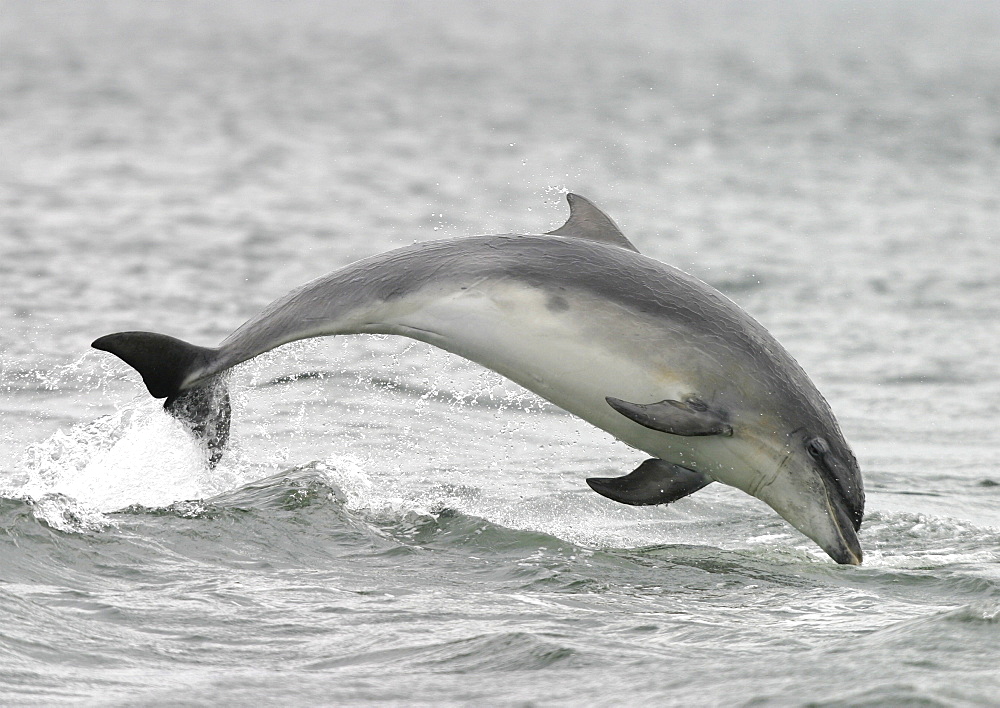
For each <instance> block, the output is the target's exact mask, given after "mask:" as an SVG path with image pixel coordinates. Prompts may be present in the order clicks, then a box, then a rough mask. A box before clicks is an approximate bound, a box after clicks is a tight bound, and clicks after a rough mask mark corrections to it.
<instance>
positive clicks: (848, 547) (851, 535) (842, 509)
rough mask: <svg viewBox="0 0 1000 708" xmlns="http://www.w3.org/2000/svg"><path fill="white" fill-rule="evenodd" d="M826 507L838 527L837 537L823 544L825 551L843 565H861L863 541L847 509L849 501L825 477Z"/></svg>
mask: <svg viewBox="0 0 1000 708" xmlns="http://www.w3.org/2000/svg"><path fill="white" fill-rule="evenodd" d="M823 487H824V491H825V492H826V509H827V512H828V513H829V514H830V520H831V521H832V522H833V525H834V528H835V529H836V534H835V537H834V538H832V539H827V542H826V543H825V544H821V545H822V548H823V550H824V551H826V552H827V554H828V555H829V556H830V557H831V558H833V560H835V561H837V562H838V563H840V564H841V565H861V559H862V553H861V542H860V541H859V540H858V532H857V530H856V529H855V523H854V520H853V517H852V516H851V514H850V513H849V512H848V510H847V503H846V500H844V498H843V495H842V494H841V493H840V490H839V489H837V488H836V487H835V486H834V485H833V484H832V483H831V482H829V481H826V480H825V479H824V483H823Z"/></svg>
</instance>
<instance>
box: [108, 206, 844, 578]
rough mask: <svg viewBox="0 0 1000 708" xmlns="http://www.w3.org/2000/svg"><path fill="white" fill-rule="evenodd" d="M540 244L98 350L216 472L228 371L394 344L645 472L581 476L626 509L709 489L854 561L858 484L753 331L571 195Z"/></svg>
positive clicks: (372, 273) (770, 341)
mask: <svg viewBox="0 0 1000 708" xmlns="http://www.w3.org/2000/svg"><path fill="white" fill-rule="evenodd" d="M567 198H568V201H569V204H570V212H571V214H570V218H569V220H568V221H567V222H566V224H565V225H564V226H562V227H560V228H559V229H556V230H555V231H552V232H549V233H548V234H539V235H525V234H504V235H496V236H478V237H472V238H464V239H452V240H445V241H435V242H430V243H422V244H417V245H414V246H409V247H406V248H401V249H398V250H395V251H391V252H388V253H385V254H382V255H379V256H375V257H372V258H368V259H365V260H362V261H359V262H357V263H354V264H352V265H349V266H347V267H345V268H342V269H340V270H337V271H335V272H333V273H331V274H329V275H326V276H323V277H321V278H318V279H316V280H314V281H312V282H310V283H307V284H305V285H303V286H301V287H299V288H297V289H295V290H293V291H292V292H290V293H288V294H287V295H285V296H284V297H282V298H280V299H279V300H277V301H275V302H274V303H272V304H271V305H269V306H268V307H267V308H266V309H265V310H264V311H263V312H261V313H260V314H259V315H257V316H256V317H254V318H252V319H250V320H249V321H248V322H246V323H245V324H244V325H243V326H241V327H240V328H239V329H237V330H236V331H235V332H233V334H231V335H230V336H229V337H228V338H227V339H226V340H225V341H224V342H222V344H220V345H219V346H218V347H217V348H214V349H213V348H205V347H197V346H194V345H191V344H188V343H186V342H183V341H181V340H178V339H174V338H172V337H168V336H166V335H160V334H153V333H148V332H121V333H118V334H112V335H108V336H105V337H101V338H100V339H98V340H97V341H95V342H94V346H95V347H96V348H98V349H103V350H105V351H109V352H111V353H113V354H115V355H117V356H119V357H120V358H122V359H123V360H124V361H126V362H127V363H129V364H130V365H132V366H133V367H135V368H136V369H137V370H138V371H139V373H140V374H141V375H142V377H143V380H144V382H145V383H146V385H147V388H148V389H149V391H150V393H151V394H152V395H153V396H155V397H157V398H166V399H167V402H166V404H165V405H166V408H167V409H168V410H169V411H170V412H171V413H173V414H174V415H176V416H177V417H179V418H180V419H182V420H184V421H185V422H187V423H188V425H189V426H190V427H191V428H192V429H193V430H194V431H195V432H196V433H197V434H198V435H199V436H201V437H202V438H203V439H205V440H206V442H207V443H208V445H209V447H210V449H211V456H212V461H213V463H214V462H215V461H217V460H218V459H219V457H220V456H221V454H222V448H223V447H224V445H225V442H226V440H227V438H228V434H229V404H228V394H227V393H226V389H225V377H224V376H223V374H224V373H225V372H226V371H228V370H229V369H230V368H231V367H233V366H236V365H237V364H239V363H241V362H244V361H247V360H249V359H252V358H254V357H256V356H258V355H259V354H262V353H264V352H266V351H269V350H271V349H274V348H275V347H279V346H281V345H282V344H287V343H289V342H293V341H297V340H300V339H305V338H309V337H321V336H330V335H337V334H359V333H370V334H398V335H403V336H406V337H411V338H413V339H417V340H420V341H422V342H427V343H429V344H432V345H434V346H437V347H440V348H441V349H445V350H447V351H449V352H453V353H455V354H458V355H459V356H462V357H465V358H466V359H470V360H472V361H474V362H477V363H479V364H482V365H483V366H485V367H487V368H490V369H492V370H493V371H496V372H498V373H500V374H502V375H503V376H506V377H507V378H509V379H511V380H512V381H514V382H516V383H518V384H520V385H521V386H523V387H525V388H527V389H529V390H531V391H533V392H535V393H536V394H538V395H539V396H541V397H542V398H545V399H547V400H549V401H551V402H552V403H554V404H555V405H557V406H559V407H561V408H564V409H565V410H567V411H569V412H570V413H573V414H575V415H577V416H579V417H581V418H583V419H584V420H586V421H588V422H589V423H591V424H593V425H595V426H597V427H598V428H601V429H603V430H605V431H607V432H609V433H610V434H611V435H613V436H615V437H616V438H618V439H620V440H622V441H624V442H625V443H627V444H628V445H630V446H632V447H634V448H637V449H639V450H643V451H645V452H646V453H648V454H649V455H651V456H652V457H651V459H649V460H647V461H646V462H644V463H643V464H642V465H640V466H639V467H638V468H637V469H636V470H635V471H634V472H632V473H631V474H629V475H626V476H624V477H619V478H614V479H588V480H587V482H588V484H590V486H591V487H592V488H593V489H594V490H595V491H597V492H598V493H600V494H602V495H604V496H606V497H608V498H610V499H614V500H616V501H619V502H622V503H625V504H635V505H639V504H666V503H670V502H672V501H676V500H677V499H680V498H682V497H684V496H687V495H688V494H691V493H693V492H695V491H697V490H698V489H700V488H702V487H704V486H705V485H707V484H709V483H710V482H712V481H719V482H722V483H724V484H728V485H731V486H734V487H737V488H739V489H742V490H743V491H745V492H747V493H748V494H751V495H753V496H755V497H757V498H759V499H761V500H763V501H764V502H765V503H767V504H768V505H770V506H771V507H772V508H773V509H774V510H775V511H777V512H778V513H779V514H780V515H781V516H782V517H784V518H785V519H786V520H787V521H788V522H789V523H791V524H792V525H793V526H795V527H796V528H797V529H799V530H800V531H802V532H803V533H804V534H805V535H806V536H808V537H809V538H811V539H813V540H814V541H815V542H816V543H817V544H819V546H820V547H821V548H823V549H824V550H825V551H826V552H827V553H828V554H829V555H830V556H831V557H832V558H833V559H834V560H836V561H837V562H839V563H849V564H859V563H860V562H861V556H862V554H861V547H860V544H859V542H858V537H857V530H858V528H859V527H860V524H861V519H862V516H863V513H864V489H863V484H862V479H861V473H860V470H859V468H858V465H857V462H856V461H855V458H854V455H853V454H852V452H851V449H850V448H849V446H848V445H847V442H846V441H845V440H844V437H843V435H842V433H841V431H840V428H839V426H838V425H837V421H836V419H835V418H834V416H833V413H832V412H831V411H830V408H829V406H828V405H827V403H826V401H825V400H824V398H823V397H822V395H820V393H819V391H817V389H816V387H815V386H814V385H813V383H812V382H811V381H810V380H809V377H808V376H807V375H806V374H805V372H804V371H803V370H802V368H801V367H800V366H799V365H798V364H797V363H796V362H795V361H794V360H793V359H792V357H791V356H790V355H789V354H788V353H787V352H786V351H785V349H784V348H783V347H782V346H781V345H780V344H779V343H778V342H777V341H776V340H775V339H774V338H773V337H772V336H771V335H770V334H769V333H768V332H767V331H766V330H765V329H764V327H763V326H761V325H760V324H759V323H758V322H756V321H755V320H754V319H753V318H751V317H750V316H749V315H747V314H746V313H745V312H744V311H743V310H742V309H740V308H739V307H738V306H737V305H735V304H734V303H733V302H732V301H730V300H729V299H728V298H726V297H725V296H724V295H722V294H721V293H719V292H718V291H717V290H715V289H713V288H712V287H710V286H708V285H706V284H705V283H703V282H701V281H700V280H697V279H696V278H694V277H692V276H690V275H688V274H686V273H684V272H682V271H680V270H677V269H676V268H673V267H671V266H668V265H665V264H663V263H661V262H659V261H656V260H653V259H651V258H648V257H646V256H643V255H641V254H639V253H638V252H637V251H636V249H635V247H634V246H633V245H632V244H631V243H630V242H629V241H628V239H627V238H626V237H625V236H624V235H623V234H622V233H621V231H620V230H619V229H618V227H617V226H616V225H615V224H614V222H613V221H612V220H611V219H610V218H609V217H608V216H607V215H606V214H604V213H603V212H602V211H601V210H600V209H598V208H597V207H596V206H594V205H593V204H591V203H590V202H589V201H587V200H586V199H584V198H582V197H579V196H577V195H573V194H570V195H568V197H567Z"/></svg>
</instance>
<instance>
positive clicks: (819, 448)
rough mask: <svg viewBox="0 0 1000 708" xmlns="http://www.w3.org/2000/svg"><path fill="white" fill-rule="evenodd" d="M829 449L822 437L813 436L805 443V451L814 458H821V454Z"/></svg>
mask: <svg viewBox="0 0 1000 708" xmlns="http://www.w3.org/2000/svg"><path fill="white" fill-rule="evenodd" d="M829 451H830V448H829V447H827V444H826V440H824V439H823V438H813V439H812V440H810V441H809V442H807V443H806V452H808V453H809V454H810V455H811V456H812V457H813V458H814V459H816V460H821V459H823V456H824V455H826V453H828V452H829Z"/></svg>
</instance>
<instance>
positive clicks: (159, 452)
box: [0, 403, 231, 531]
mask: <svg viewBox="0 0 1000 708" xmlns="http://www.w3.org/2000/svg"><path fill="white" fill-rule="evenodd" d="M230 482H231V480H229V478H228V476H227V475H226V474H215V473H212V472H210V471H209V469H208V467H207V465H206V463H205V452H204V450H203V449H202V448H201V447H200V446H199V445H198V443H197V442H196V441H195V440H194V439H193V438H192V437H191V436H190V434H189V433H188V432H187V431H186V430H185V429H184V427H183V426H182V425H181V424H180V423H179V422H178V421H176V420H175V419H174V418H172V417H171V416H169V415H167V414H166V413H164V412H163V411H162V410H161V409H159V407H158V406H156V405H155V404H153V403H149V404H143V405H140V406H138V407H136V408H132V409H125V410H120V411H118V412H116V413H114V414H112V415H108V416H103V417H101V418H98V419H97V420H94V421H91V422H88V423H83V424H80V425H77V426H74V427H73V428H70V429H69V430H68V431H62V430H60V431H58V432H56V433H55V434H54V435H52V436H51V437H50V438H49V439H47V440H45V441H43V442H41V443H38V444H36V445H32V446H30V447H29V448H28V449H27V450H26V452H25V454H24V456H23V458H22V460H21V461H20V463H19V464H18V466H17V471H16V472H15V473H14V474H13V475H12V476H11V477H9V478H8V479H6V480H4V482H3V484H2V486H0V495H3V496H6V497H11V498H23V499H27V500H30V501H31V502H32V503H33V508H34V509H35V512H36V515H37V516H39V518H42V519H44V520H46V521H47V522H49V523H50V525H52V526H54V527H55V528H59V529H61V530H81V531H82V530H92V529H94V528H97V527H100V526H101V525H102V524H105V525H107V524H110V523H111V522H110V521H109V520H108V519H107V518H106V517H104V516H103V515H104V514H107V513H109V512H113V511H116V510H118V509H121V508H124V507H126V506H130V505H134V504H139V505H142V506H147V507H160V506H166V505H169V504H171V503H173V502H175V501H177V500H181V499H197V498H202V497H205V496H210V495H212V494H217V493H219V492H220V491H222V489H224V488H226V487H227V486H228V485H229V484H230Z"/></svg>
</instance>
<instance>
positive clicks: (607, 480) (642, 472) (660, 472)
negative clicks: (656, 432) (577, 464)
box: [587, 458, 712, 506]
mask: <svg viewBox="0 0 1000 708" xmlns="http://www.w3.org/2000/svg"><path fill="white" fill-rule="evenodd" d="M711 481H712V480H711V478H710V477H708V476H706V475H703V474H702V473H701V472H695V471H694V470H689V469H688V468H687V467H681V466H680V465H675V464H673V463H671V462H667V461H665V460H660V459H657V458H653V459H650V460H646V461H645V462H643V463H642V464H641V465H639V466H638V467H636V468H635V470H634V471H633V472H631V473H629V474H627V475H625V476H624V477H591V478H590V479H588V480H587V484H589V485H590V488H591V489H593V490H594V491H595V492H597V493H598V494H600V495H601V496H604V497H607V498H608V499H611V500H613V501H616V502H620V503H622V504H630V505H632V506H649V505H652V504H669V503H670V502H675V501H677V500H678V499H682V498H683V497H686V496H687V495H688V494H692V493H693V492H697V491H698V490H699V489H701V488H702V487H704V486H705V485H706V484H709V483H710V482H711Z"/></svg>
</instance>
